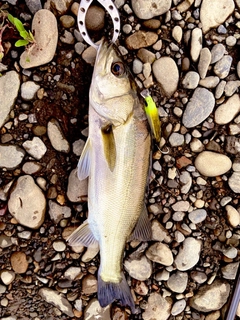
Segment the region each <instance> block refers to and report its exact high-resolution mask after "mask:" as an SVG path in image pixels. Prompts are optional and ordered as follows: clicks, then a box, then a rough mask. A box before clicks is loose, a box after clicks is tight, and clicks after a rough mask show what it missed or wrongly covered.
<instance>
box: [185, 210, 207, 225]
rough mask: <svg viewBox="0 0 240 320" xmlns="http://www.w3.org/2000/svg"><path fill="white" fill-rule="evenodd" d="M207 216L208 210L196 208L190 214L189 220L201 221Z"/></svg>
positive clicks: (193, 221)
mask: <svg viewBox="0 0 240 320" xmlns="http://www.w3.org/2000/svg"><path fill="white" fill-rule="evenodd" d="M206 217H207V211H206V210H205V209H196V210H193V211H192V212H190V213H189V214H188V218H189V220H191V222H192V223H195V224H197V223H200V222H203V221H204V220H205V219H206Z"/></svg>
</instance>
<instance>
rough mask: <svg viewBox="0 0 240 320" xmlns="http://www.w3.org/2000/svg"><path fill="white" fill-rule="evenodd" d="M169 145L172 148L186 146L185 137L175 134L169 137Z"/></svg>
mask: <svg viewBox="0 0 240 320" xmlns="http://www.w3.org/2000/svg"><path fill="white" fill-rule="evenodd" d="M169 143H170V144H171V146H172V147H178V146H182V145H183V144H184V135H183V134H180V133H177V132H173V133H172V134H171V135H170V137H169Z"/></svg>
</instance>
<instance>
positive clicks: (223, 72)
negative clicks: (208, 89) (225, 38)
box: [213, 55, 233, 79]
mask: <svg viewBox="0 0 240 320" xmlns="http://www.w3.org/2000/svg"><path fill="white" fill-rule="evenodd" d="M232 60H233V58H232V57H231V56H229V55H226V56H223V57H222V59H220V60H219V61H218V62H217V63H216V64H215V66H214V68H213V70H214V73H215V74H216V75H217V76H218V77H219V78H220V79H224V78H226V77H227V76H228V74H229V71H230V68H231V65H232Z"/></svg>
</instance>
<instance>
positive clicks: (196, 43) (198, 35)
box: [190, 28, 202, 62]
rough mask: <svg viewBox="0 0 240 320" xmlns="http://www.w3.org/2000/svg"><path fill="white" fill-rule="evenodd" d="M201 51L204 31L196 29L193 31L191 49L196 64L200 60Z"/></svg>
mask: <svg viewBox="0 0 240 320" xmlns="http://www.w3.org/2000/svg"><path fill="white" fill-rule="evenodd" d="M201 50H202V30H201V29H200V28H195V29H193V31H192V39H191V49H190V54H191V57H192V60H193V61H194V62H196V61H197V60H198V58H199V55H200V52H201Z"/></svg>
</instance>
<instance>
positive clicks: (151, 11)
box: [131, 0, 171, 19]
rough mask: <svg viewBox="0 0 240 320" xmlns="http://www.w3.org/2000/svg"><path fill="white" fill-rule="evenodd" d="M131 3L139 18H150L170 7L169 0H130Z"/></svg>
mask: <svg viewBox="0 0 240 320" xmlns="http://www.w3.org/2000/svg"><path fill="white" fill-rule="evenodd" d="M131 4H132V8H133V11H134V13H135V14H136V16H137V17H138V18H139V19H151V18H153V17H156V16H160V15H162V14H164V13H166V12H167V11H168V10H169V9H170V7H171V0H165V1H161V0H132V1H131Z"/></svg>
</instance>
